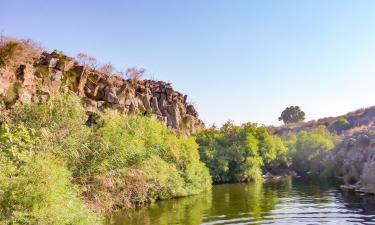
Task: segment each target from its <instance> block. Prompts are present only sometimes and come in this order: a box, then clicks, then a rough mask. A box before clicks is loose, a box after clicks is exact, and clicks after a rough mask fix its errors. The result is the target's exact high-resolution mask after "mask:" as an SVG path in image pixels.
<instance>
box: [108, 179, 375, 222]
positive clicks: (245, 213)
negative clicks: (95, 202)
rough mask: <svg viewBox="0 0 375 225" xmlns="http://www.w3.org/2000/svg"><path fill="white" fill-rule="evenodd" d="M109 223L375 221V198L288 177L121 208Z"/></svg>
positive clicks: (321, 182) (228, 185)
mask: <svg viewBox="0 0 375 225" xmlns="http://www.w3.org/2000/svg"><path fill="white" fill-rule="evenodd" d="M108 224H124V225H125V224H127V225H166V224H187V225H196V224H202V225H216V224H335V225H341V224H374V225H375V197H374V196H359V195H358V194H354V193H351V192H343V191H341V190H340V189H339V188H338V185H337V184H335V183H331V182H327V181H306V180H300V179H294V180H292V179H290V178H288V179H282V180H279V181H268V182H264V183H251V184H223V185H215V186H214V187H213V188H212V191H210V192H207V193H204V194H201V195H197V196H192V197H186V198H179V199H173V200H167V201H160V202H157V203H154V204H151V205H149V206H147V207H142V208H137V209H135V210H131V211H129V210H126V211H123V212H118V213H116V214H114V215H112V216H111V217H110V218H108Z"/></svg>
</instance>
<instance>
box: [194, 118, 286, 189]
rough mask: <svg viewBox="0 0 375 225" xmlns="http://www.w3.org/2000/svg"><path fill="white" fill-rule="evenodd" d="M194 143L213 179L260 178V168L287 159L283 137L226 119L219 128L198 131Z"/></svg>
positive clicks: (245, 179) (279, 163)
mask: <svg viewBox="0 0 375 225" xmlns="http://www.w3.org/2000/svg"><path fill="white" fill-rule="evenodd" d="M197 142H198V143H199V145H200V147H199V152H200V155H201V159H202V160H203V161H204V162H205V163H206V165H207V166H208V168H209V169H210V172H211V175H212V177H213V180H214V181H215V182H240V181H251V180H259V179H261V175H262V169H264V170H267V169H274V168H276V167H279V166H282V165H287V164H289V162H290V158H289V156H288V154H287V152H288V151H287V148H286V147H285V145H284V143H283V142H282V140H281V139H280V138H279V137H276V136H271V135H270V134H269V133H268V132H267V130H266V129H265V128H264V127H257V126H256V124H251V123H247V124H243V125H241V126H236V125H234V124H232V123H229V122H228V123H226V124H224V125H223V126H222V128H221V129H216V128H210V129H206V130H204V131H202V132H200V133H199V134H198V135H197Z"/></svg>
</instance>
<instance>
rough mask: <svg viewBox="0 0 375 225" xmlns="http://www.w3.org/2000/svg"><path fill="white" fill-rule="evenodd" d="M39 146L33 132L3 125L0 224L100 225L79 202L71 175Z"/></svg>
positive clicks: (0, 132)
mask: <svg viewBox="0 0 375 225" xmlns="http://www.w3.org/2000/svg"><path fill="white" fill-rule="evenodd" d="M39 146H40V143H39V140H38V138H36V137H35V132H34V131H33V130H30V129H28V128H25V127H24V126H22V125H18V126H17V127H10V126H9V125H6V124H3V125H2V127H1V130H0V180H1V182H0V223H1V224H98V223H99V219H98V218H97V216H95V215H94V214H93V213H92V212H90V211H89V209H88V208H87V207H86V206H85V205H84V204H83V202H82V201H81V199H80V198H79V193H80V192H79V189H78V188H77V187H76V186H74V185H73V184H72V183H71V181H70V177H71V175H70V172H69V171H68V170H67V169H66V168H65V167H64V166H61V162H59V161H58V160H55V159H54V157H53V156H51V155H46V154H43V153H41V152H40V151H39Z"/></svg>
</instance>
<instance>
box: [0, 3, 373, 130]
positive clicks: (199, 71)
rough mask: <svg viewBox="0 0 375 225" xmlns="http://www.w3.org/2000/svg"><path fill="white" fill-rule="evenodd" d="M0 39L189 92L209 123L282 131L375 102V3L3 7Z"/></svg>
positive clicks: (78, 4) (30, 4)
mask: <svg viewBox="0 0 375 225" xmlns="http://www.w3.org/2000/svg"><path fill="white" fill-rule="evenodd" d="M0 8H1V9H2V10H1V13H0V32H1V33H2V34H3V35H8V36H14V37H17V38H31V39H33V40H35V41H38V42H41V43H42V44H43V45H44V46H45V47H46V48H48V49H50V50H53V49H59V50H62V51H64V52H65V53H66V54H68V55H70V56H75V55H76V54H77V53H78V52H87V53H88V54H90V55H93V56H95V57H96V58H97V59H98V60H99V61H100V62H102V63H107V62H111V63H112V64H113V65H114V66H115V67H116V68H118V69H119V70H122V69H126V68H129V67H133V66H136V67H139V68H144V69H146V74H147V75H146V78H153V79H159V80H164V81H169V82H171V83H172V84H173V86H174V88H175V89H176V90H178V91H180V92H182V93H184V94H187V95H188V100H189V101H191V102H193V103H194V105H195V106H196V108H197V110H198V112H199V114H200V117H201V119H203V120H204V121H205V122H206V124H207V125H211V124H213V123H215V124H216V125H221V124H223V123H224V122H226V121H227V120H232V121H234V122H235V123H237V124H239V123H244V122H257V123H259V124H266V125H279V124H281V122H279V121H278V117H279V116H280V114H281V112H282V110H283V109H284V108H286V107H287V106H291V105H299V106H300V107H301V108H302V110H303V111H305V113H306V119H307V120H312V119H318V118H321V117H327V116H335V115H341V114H345V113H347V112H349V111H353V110H356V109H358V108H362V107H368V106H372V105H375V13H374V12H375V1H370V0H368V1H365V0H352V1H347V0H336V1H335V0H329V1H327V0H304V1H298V0H283V1H279V0H258V1H255V0H253V1H251V0H242V1H241V0H233V1H224V0H204V1H202V0H189V1H179V0H169V1H167V0H158V1H152V0H149V1H146V0H134V1H129V0H124V1H111V0H107V1H94V0H91V1H89V0H86V1H85V0H82V1H78V0H64V1H48V0H44V1H42V0H33V1H30V0H24V1H21V0H0Z"/></svg>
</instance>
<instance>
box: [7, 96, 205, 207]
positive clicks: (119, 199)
mask: <svg viewBox="0 0 375 225" xmlns="http://www.w3.org/2000/svg"><path fill="white" fill-rule="evenodd" d="M1 120H2V121H10V122H11V123H12V124H13V125H12V127H14V128H12V129H13V130H12V132H13V133H15V134H16V136H17V137H18V138H19V139H15V137H14V135H13V136H12V139H11V140H10V141H6V140H8V139H4V137H5V136H6V135H5V136H4V137H0V141H2V145H1V146H0V150H2V153H3V155H7V157H8V158H9V159H11V160H12V161H14V163H15V165H23V164H24V163H25V162H24V161H23V158H24V157H25V156H24V154H26V155H27V157H29V156H30V155H29V154H31V155H33V154H36V152H37V153H38V154H37V155H39V154H43V155H49V156H51V158H52V159H57V160H58V161H59V162H61V166H62V168H64V169H67V170H69V171H70V173H71V176H72V179H71V180H69V182H70V184H71V185H77V186H80V187H81V188H82V189H83V190H84V193H83V195H82V196H83V197H84V199H85V200H86V202H87V203H88V205H89V207H90V208H91V209H92V210H94V211H97V212H102V211H111V210H113V209H116V208H119V207H131V206H134V205H136V204H143V203H147V202H152V201H154V200H158V199H168V198H172V197H178V196H186V195H191V194H197V193H200V192H202V191H205V190H208V189H210V187H211V177H210V175H209V172H208V169H207V168H206V167H205V166H204V164H203V163H201V162H200V158H199V153H198V145H197V143H196V142H195V139H194V138H193V137H184V136H182V135H180V134H179V133H177V132H173V131H171V130H169V129H168V128H167V127H166V126H165V125H163V124H162V123H161V122H160V121H158V120H156V119H152V118H149V117H143V116H125V115H123V114H121V113H119V112H117V111H111V110H109V111H107V112H104V113H103V114H101V115H100V119H98V121H97V124H96V125H93V126H92V127H88V126H86V125H85V123H86V120H87V116H86V114H85V110H84V109H83V108H82V106H81V103H80V100H79V98H78V97H77V96H75V95H73V94H70V93H66V94H60V95H56V96H51V97H50V99H49V100H48V101H47V102H46V103H42V104H30V105H20V106H17V107H15V108H13V109H12V111H11V113H10V114H9V116H8V117H7V118H5V119H1ZM2 129H3V130H4V133H7V134H9V133H12V132H10V129H11V128H10V127H9V126H5V125H4V126H3V128H2ZM3 139H4V140H3ZM14 140H16V142H14ZM24 142H25V143H24ZM27 157H26V158H27ZM35 157H36V156H35ZM16 162H17V163H16ZM41 172H43V171H41ZM30 187H31V186H30ZM51 188H52V187H51Z"/></svg>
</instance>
